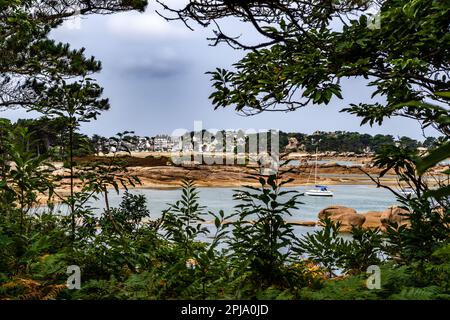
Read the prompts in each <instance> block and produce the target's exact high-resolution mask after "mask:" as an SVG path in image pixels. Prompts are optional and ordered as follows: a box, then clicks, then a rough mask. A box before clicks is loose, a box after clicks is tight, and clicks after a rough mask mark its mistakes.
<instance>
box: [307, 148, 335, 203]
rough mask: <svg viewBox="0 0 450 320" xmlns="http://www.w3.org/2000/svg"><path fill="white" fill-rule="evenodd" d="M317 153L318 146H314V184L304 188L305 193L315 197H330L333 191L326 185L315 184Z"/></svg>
mask: <svg viewBox="0 0 450 320" xmlns="http://www.w3.org/2000/svg"><path fill="white" fill-rule="evenodd" d="M317 153H318V147H316V164H315V167H314V184H315V185H316V186H315V188H314V189H310V190H306V191H305V195H307V196H315V197H332V196H333V192H332V191H330V190H328V188H327V187H326V186H321V185H317Z"/></svg>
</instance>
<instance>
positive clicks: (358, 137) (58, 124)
mask: <svg viewBox="0 0 450 320" xmlns="http://www.w3.org/2000/svg"><path fill="white" fill-rule="evenodd" d="M0 120H1V121H2V122H1V123H2V128H0V136H1V132H2V131H5V130H7V129H8V128H18V127H21V128H26V129H27V130H28V132H29V133H30V136H31V140H30V141H29V142H28V148H29V150H28V151H31V152H34V153H36V154H37V155H42V154H46V153H49V152H51V154H52V156H53V157H56V158H58V157H59V156H61V157H62V156H63V155H64V152H65V150H64V146H66V145H67V143H66V140H67V137H68V125H67V123H66V121H65V120H64V118H54V119H51V118H48V117H41V118H39V119H19V120H18V121H17V122H15V123H12V122H11V121H10V120H8V119H0ZM206 132H207V131H206V130H203V132H202V135H203V137H206V134H207V133H206ZM221 133H222V136H223V139H224V141H223V145H225V142H226V141H225V136H226V133H225V131H222V132H221ZM279 134H280V135H279V137H280V140H279V145H280V149H281V150H285V149H286V147H287V146H288V145H289V139H290V138H295V139H296V141H297V144H296V146H295V149H296V150H302V151H306V152H314V151H315V149H316V147H318V148H319V151H336V152H355V153H363V152H378V151H379V150H380V149H381V148H382V147H383V146H392V145H398V146H402V147H407V148H410V149H417V148H418V147H425V148H432V147H434V146H435V145H436V144H437V142H438V141H437V139H436V138H434V137H427V138H426V139H425V140H424V141H417V140H415V139H412V138H409V137H406V136H403V137H398V138H395V137H394V136H393V135H384V134H376V135H373V136H372V135H370V134H367V133H358V132H346V131H334V132H321V131H317V132H314V133H313V134H305V133H298V132H283V131H280V133H279ZM193 135H194V133H193V132H191V136H193ZM126 138H127V139H126V140H127V144H128V147H129V148H130V149H133V145H136V146H138V144H139V141H140V139H139V137H138V136H136V135H134V134H133V133H132V132H129V133H128V134H127V136H126ZM108 141H109V140H108V138H106V137H102V136H100V135H97V134H94V135H93V136H92V137H88V136H87V135H85V134H81V133H78V132H76V133H75V135H74V147H75V149H74V150H75V151H74V152H75V155H76V156H82V155H89V154H94V153H99V152H108V151H109V143H108ZM248 143H249V136H246V150H249V146H248ZM0 144H1V142H0ZM268 144H269V145H270V135H269V136H268Z"/></svg>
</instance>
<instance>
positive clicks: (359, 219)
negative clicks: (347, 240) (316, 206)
mask: <svg viewBox="0 0 450 320" xmlns="http://www.w3.org/2000/svg"><path fill="white" fill-rule="evenodd" d="M326 217H329V218H330V219H331V221H333V222H340V223H341V229H340V231H341V232H350V231H351V230H352V227H361V226H362V225H363V224H364V221H365V220H366V218H365V217H364V216H363V215H361V214H358V213H357V212H356V210H355V209H353V208H349V207H344V206H330V207H327V208H325V209H323V210H321V211H320V212H319V219H324V218H326Z"/></svg>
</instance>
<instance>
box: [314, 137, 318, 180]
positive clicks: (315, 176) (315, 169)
mask: <svg viewBox="0 0 450 320" xmlns="http://www.w3.org/2000/svg"><path fill="white" fill-rule="evenodd" d="M318 151H319V147H318V146H317V147H316V166H315V168H314V185H315V186H316V185H317V152H318Z"/></svg>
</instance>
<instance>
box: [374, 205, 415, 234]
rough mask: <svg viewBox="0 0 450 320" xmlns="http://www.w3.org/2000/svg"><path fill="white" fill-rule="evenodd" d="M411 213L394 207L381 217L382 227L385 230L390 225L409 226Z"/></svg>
mask: <svg viewBox="0 0 450 320" xmlns="http://www.w3.org/2000/svg"><path fill="white" fill-rule="evenodd" d="M408 214H409V211H408V210H406V209H404V208H402V207H399V206H392V207H389V208H388V209H386V210H385V211H384V212H383V213H382V214H381V217H380V222H381V225H382V227H383V228H384V229H385V228H386V227H387V226H388V225H397V226H398V227H399V226H402V225H407V226H408V225H409V224H410V223H409V218H408Z"/></svg>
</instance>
